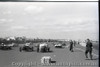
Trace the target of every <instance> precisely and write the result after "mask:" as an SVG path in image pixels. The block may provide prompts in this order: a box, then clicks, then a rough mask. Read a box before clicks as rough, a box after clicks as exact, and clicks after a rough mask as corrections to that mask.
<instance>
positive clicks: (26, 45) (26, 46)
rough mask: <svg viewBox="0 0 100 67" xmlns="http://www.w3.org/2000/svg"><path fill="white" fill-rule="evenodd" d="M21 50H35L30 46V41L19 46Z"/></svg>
mask: <svg viewBox="0 0 100 67" xmlns="http://www.w3.org/2000/svg"><path fill="white" fill-rule="evenodd" d="M19 51H20V52H22V51H33V46H30V43H26V44H25V45H23V46H21V47H19Z"/></svg>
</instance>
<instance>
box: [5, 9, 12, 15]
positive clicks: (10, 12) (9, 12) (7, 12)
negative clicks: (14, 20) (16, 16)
mask: <svg viewBox="0 0 100 67" xmlns="http://www.w3.org/2000/svg"><path fill="white" fill-rule="evenodd" d="M3 14H12V11H10V10H8V11H4V12H3Z"/></svg>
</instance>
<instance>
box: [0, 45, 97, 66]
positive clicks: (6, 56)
mask: <svg viewBox="0 0 100 67" xmlns="http://www.w3.org/2000/svg"><path fill="white" fill-rule="evenodd" d="M33 45H35V44H33ZM49 45H50V47H51V50H52V51H51V52H49V53H37V52H36V51H33V52H25V51H23V52H20V51H19V47H13V49H12V50H0V67H98V60H99V59H98V50H95V49H94V50H93V60H89V59H85V55H84V51H85V48H84V47H82V46H80V45H76V46H75V47H74V52H70V51H69V48H68V45H69V44H67V45H66V46H65V47H64V48H55V47H54V46H53V45H52V44H51V43H49ZM35 50H36V49H35ZM43 56H51V57H52V60H53V61H55V63H56V64H55V65H41V60H40V59H41V58H42V57H43ZM36 63H37V64H36ZM22 64H23V65H22ZM29 64H30V65H29ZM53 64H54V63H53ZM80 65H81V66H80Z"/></svg>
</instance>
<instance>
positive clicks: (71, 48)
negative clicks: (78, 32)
mask: <svg viewBox="0 0 100 67" xmlns="http://www.w3.org/2000/svg"><path fill="white" fill-rule="evenodd" d="M69 50H70V51H71V52H73V41H72V40H70V49H69Z"/></svg>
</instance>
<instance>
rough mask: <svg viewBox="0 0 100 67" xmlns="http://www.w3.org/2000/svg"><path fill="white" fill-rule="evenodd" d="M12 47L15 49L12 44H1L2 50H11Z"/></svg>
mask: <svg viewBox="0 0 100 67" xmlns="http://www.w3.org/2000/svg"><path fill="white" fill-rule="evenodd" d="M12 47H13V45H12V44H4V43H1V44H0V49H1V50H11V49H12Z"/></svg>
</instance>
